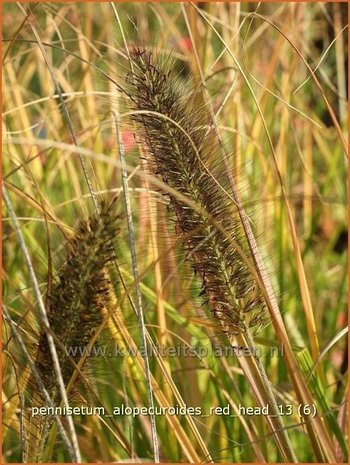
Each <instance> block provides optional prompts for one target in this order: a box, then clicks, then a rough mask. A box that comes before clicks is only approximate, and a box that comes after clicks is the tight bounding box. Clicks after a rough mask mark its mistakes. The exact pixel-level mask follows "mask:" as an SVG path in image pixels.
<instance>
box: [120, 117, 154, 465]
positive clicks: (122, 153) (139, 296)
mask: <svg viewBox="0 0 350 465" xmlns="http://www.w3.org/2000/svg"><path fill="white" fill-rule="evenodd" d="M114 118H115V127H116V132H117V140H118V152H119V157H120V163H121V172H122V185H123V190H124V200H125V208H126V215H127V222H128V231H129V246H130V252H131V260H132V269H133V275H134V282H135V291H136V296H137V307H136V308H137V316H138V319H139V322H140V332H141V339H142V347H141V353H142V354H143V360H144V364H145V373H146V382H147V391H148V403H149V407H150V408H151V409H152V410H154V400H153V388H152V383H151V372H150V367H149V360H148V347H147V339H146V326H145V321H144V311H143V304H142V294H141V289H140V282H139V273H138V267H137V258H136V250H135V231H134V225H133V218H132V211H131V203H130V197H129V188H128V176H127V172H126V169H125V151H124V145H123V142H122V139H121V135H120V127H119V122H118V116H117V115H116V114H114ZM150 419H151V428H152V443H153V454H154V461H155V462H156V463H159V447H158V438H157V424H156V417H155V415H154V414H151V415H150Z"/></svg>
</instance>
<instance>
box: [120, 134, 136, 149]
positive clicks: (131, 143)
mask: <svg viewBox="0 0 350 465" xmlns="http://www.w3.org/2000/svg"><path fill="white" fill-rule="evenodd" d="M122 141H123V145H124V149H125V152H128V151H129V150H131V149H133V148H134V147H135V145H136V142H135V137H134V133H133V132H132V131H124V132H123V133H122Z"/></svg>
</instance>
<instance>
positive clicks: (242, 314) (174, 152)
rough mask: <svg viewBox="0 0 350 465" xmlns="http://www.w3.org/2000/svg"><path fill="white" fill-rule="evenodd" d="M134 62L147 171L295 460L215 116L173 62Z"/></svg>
mask: <svg viewBox="0 0 350 465" xmlns="http://www.w3.org/2000/svg"><path fill="white" fill-rule="evenodd" d="M130 58H131V60H130V62H131V63H130V64H131V72H130V73H129V75H128V79H127V81H128V86H129V88H128V89H127V93H128V96H129V99H130V102H131V109H132V111H133V115H132V119H133V121H134V122H135V123H136V133H137V136H138V141H139V142H140V144H141V146H142V152H143V154H144V156H145V157H147V166H149V169H150V171H151V173H152V174H153V175H156V176H157V177H159V178H160V179H161V180H162V181H163V183H164V184H165V185H166V186H168V188H167V189H166V195H168V197H169V199H170V207H171V210H172V211H173V213H174V215H175V223H176V229H177V232H178V233H179V234H180V235H181V236H183V239H184V245H185V249H186V255H187V257H188V259H189V260H190V261H191V264H192V266H193V269H194V272H195V274H196V275H197V276H199V278H200V280H201V285H202V292H201V295H203V296H204V299H205V301H206V302H207V303H208V304H209V307H210V309H211V311H212V313H213V316H214V319H215V321H216V323H217V325H218V327H219V328H220V330H221V331H222V332H223V333H224V334H225V335H226V336H227V337H228V339H229V341H230V343H231V344H232V345H233V344H234V341H238V343H239V345H246V346H247V347H248V348H249V349H250V352H251V356H250V357H248V360H246V359H242V358H241V357H239V361H240V363H241V366H242V369H243V371H244V372H245V374H246V376H247V379H248V380H249V382H250V383H251V387H252V389H253V392H254V394H255V397H256V398H257V400H258V402H259V403H260V404H261V405H266V404H269V406H270V410H271V413H272V415H271V417H270V416H268V417H267V421H268V423H269V425H270V427H271V429H272V431H273V433H274V435H275V439H276V442H277V444H278V446H279V449H280V451H281V454H282V456H283V457H284V458H285V459H286V460H287V461H296V458H295V455H294V452H293V450H292V448H291V444H290V441H289V438H288V436H287V433H286V431H285V430H284V428H283V425H282V422H281V420H280V417H279V413H278V409H277V403H276V400H275V398H274V395H273V392H272V389H271V386H270V383H269V381H268V379H267V377H266V374H265V371H264V368H263V366H262V364H261V362H260V361H259V360H258V359H256V358H255V357H254V355H253V354H254V353H255V351H254V347H253V341H252V335H253V334H254V333H255V332H257V331H258V330H259V328H261V326H263V325H264V324H265V322H266V320H267V311H266V303H265V300H264V296H263V293H262V292H261V289H260V285H259V283H258V282H257V279H256V274H254V273H253V272H252V269H254V260H253V257H252V255H251V252H250V248H249V244H248V241H247V237H246V234H245V230H244V227H243V224H242V219H241V216H240V212H239V209H238V205H237V204H236V202H235V201H234V198H232V196H230V194H229V193H228V190H229V178H228V175H227V172H226V171H225V170H223V169H221V165H220V160H222V152H221V151H222V147H221V144H220V141H219V140H218V137H217V132H216V128H215V125H214V124H213V121H212V118H211V114H210V111H209V109H208V107H207V105H205V104H203V98H202V96H201V94H200V89H199V87H198V86H194V85H193V86H192V90H190V92H185V91H184V84H183V82H181V81H180V80H179V79H178V78H177V76H176V74H175V72H174V62H173V61H172V60H171V58H170V57H167V58H165V59H164V58H160V57H155V56H154V55H153V53H152V52H148V51H146V50H143V49H139V48H134V49H133V51H132V53H131V57H130ZM190 87H191V86H190ZM252 381H253V382H252Z"/></svg>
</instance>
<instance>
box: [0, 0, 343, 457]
mask: <svg viewBox="0 0 350 465" xmlns="http://www.w3.org/2000/svg"><path fill="white" fill-rule="evenodd" d="M346 21H347V4H346V3H333V4H331V3H328V4H327V3H309V4H307V3H302V4H294V3H289V2H285V3H280V4H278V3H277V4H270V5H269V4H263V3H262V4H257V3H230V4H227V3H200V4H180V3H147V4H146V3H115V4H114V7H113V5H112V4H110V3H100V4H98V3H79V4H78V3H67V4H60V3H47V4H31V6H30V10H29V9H28V8H27V6H26V5H25V4H22V5H19V4H9V3H8V4H5V5H4V16H3V38H4V42H3V155H4V156H3V182H4V185H5V187H6V189H7V192H8V194H9V197H10V200H11V202H12V205H13V208H14V211H15V214H16V216H17V219H18V221H19V224H20V229H21V232H22V234H23V236H24V239H25V244H26V246H27V248H28V251H29V254H30V258H31V261H32V264H33V268H34V271H35V276H36V278H37V280H38V282H39V284H40V291H41V292H42V295H43V296H44V297H45V295H46V291H47V286H48V279H49V277H50V276H53V278H54V279H55V276H57V272H58V270H59V269H60V267H61V265H62V263H63V262H64V260H65V257H66V252H65V248H66V243H65V241H64V237H63V232H65V234H66V235H68V236H69V235H72V234H73V232H74V230H75V229H76V228H77V226H78V223H79V220H81V219H83V218H86V216H87V215H88V214H91V213H93V211H94V209H93V202H92V200H91V195H90V192H89V188H88V184H87V182H86V174H87V177H88V180H89V181H90V182H91V185H92V187H93V190H94V191H95V192H96V196H97V197H98V198H102V195H105V196H106V195H107V196H108V198H110V199H111V198H112V197H113V194H114V195H115V194H118V195H120V196H122V195H123V188H122V182H121V170H120V163H119V155H118V143H117V136H116V131H115V122H114V119H113V116H112V112H113V111H114V112H117V113H119V114H120V131H121V135H122V141H123V145H124V148H125V155H126V162H127V168H128V175H129V177H128V184H129V190H128V192H129V195H130V199H131V209H132V214H133V223H134V227H135V247H136V256H137V265H138V271H139V275H140V286H141V291H142V300H143V308H144V313H145V323H146V327H147V329H148V332H149V334H150V336H151V338H152V340H153V342H154V344H156V345H158V346H164V347H173V346H175V347H176V346H177V345H178V344H182V345H187V346H188V347H191V348H193V349H194V350H196V351H197V352H198V353H199V354H200V353H203V348H207V349H208V348H210V347H212V345H214V346H215V347H216V346H217V345H218V344H221V342H222V340H221V336H220V335H219V334H218V332H217V330H215V325H214V322H213V319H212V317H211V315H210V313H207V312H205V309H204V308H203V307H202V300H201V299H200V298H199V296H198V295H199V292H200V284H199V282H198V280H197V278H196V277H195V276H193V272H192V269H191V266H190V264H189V263H188V262H187V261H186V260H185V256H184V254H183V247H182V244H181V243H179V241H178V240H177V239H178V237H177V234H176V232H175V230H174V226H173V224H172V222H171V221H170V222H169V220H168V213H167V198H166V197H164V196H163V195H161V193H160V192H159V188H156V186H155V185H154V183H152V181H151V180H150V179H148V178H147V177H146V176H145V175H144V170H143V167H142V166H141V162H140V147H139V146H138V144H137V142H136V140H135V137H134V131H135V129H134V127H133V125H132V124H131V122H130V119H129V117H128V116H126V115H125V113H126V112H127V104H126V102H125V98H124V97H121V96H120V95H119V94H118V92H117V87H116V82H118V83H121V85H123V83H124V82H125V79H126V78H127V73H128V69H129V64H128V60H127V57H126V51H125V41H126V43H127V44H128V46H129V47H130V48H131V46H132V44H136V45H140V44H141V45H143V46H145V47H147V48H156V49H157V53H161V54H163V53H165V55H167V54H169V53H172V55H173V56H174V57H176V60H177V61H176V71H177V73H178V75H179V79H181V80H183V83H184V84H183V85H184V86H186V85H187V84H186V83H187V82H188V79H189V78H191V79H194V80H197V81H201V80H202V81H203V82H205V83H206V86H207V89H208V93H209V95H210V101H211V104H212V106H213V109H214V112H215V113H216V115H217V119H218V128H219V131H220V134H221V137H222V139H223V141H224V143H225V147H226V149H227V151H228V152H229V153H230V154H232V157H230V163H232V170H233V172H234V173H235V177H236V180H237V182H238V185H239V186H240V195H241V198H242V202H243V204H244V207H245V209H246V212H247V213H248V214H249V216H250V218H251V221H252V227H253V229H254V232H255V234H256V237H257V241H258V244H259V247H260V252H261V254H262V256H263V260H264V265H265V267H266V270H267V271H268V274H269V276H270V277H271V280H272V283H273V287H274V290H275V293H276V295H277V297H278V301H279V307H280V310H281V314H282V317H283V321H284V324H285V327H286V330H287V334H288V337H289V341H290V343H291V345H292V348H293V352H294V355H295V359H296V360H297V363H298V365H299V367H300V370H301V372H302V373H303V376H304V378H305V380H307V381H308V383H307V386H308V389H309V390H310V393H311V395H312V397H313V399H314V402H315V405H316V406H317V409H318V413H319V415H320V416H321V417H322V418H323V423H324V425H325V434H327V437H328V439H329V441H330V442H331V443H332V444H333V445H334V454H335V457H336V460H337V461H345V460H346V457H345V453H346V451H345V449H344V443H345V442H346V427H345V425H346V398H345V395H346V382H347V380H346V376H347V348H346V332H345V330H344V328H346V326H347V320H346V293H347V287H346V277H347V276H346V237H347V229H346V228H347V227H346V172H347V157H346V154H345V151H344V147H345V146H346V143H345V142H344V141H346V140H347V133H346V128H347V117H348V115H347V95H346V89H347V85H346V82H347V71H346V70H347V49H346V44H347V23H346ZM55 81H56V82H55ZM57 84H58V86H59V88H58V87H57ZM60 97H61V98H60ZM62 97H63V99H62ZM79 154H80V156H81V157H82V159H83V160H84V163H85V167H86V170H87V172H86V173H84V171H83V169H82V164H81V161H80V159H79V156H78V155H79ZM276 165H277V167H278V169H279V173H280V180H281V181H282V185H283V189H284V191H285V193H286V195H285V196H284V195H283V189H282V186H281V183H280V182H279V179H278V175H277V171H276ZM287 203H288V205H289V208H290V213H291V215H290V217H288V206H287ZM118 208H119V212H120V213H121V215H122V217H121V220H120V222H119V233H118V248H117V257H118V262H119V264H120V270H121V273H122V275H123V277H124V279H125V281H126V283H127V291H128V293H129V295H130V296H131V297H132V298H133V299H135V295H134V288H133V267H132V263H131V257H130V242H129V235H128V225H127V221H126V217H125V212H124V214H123V211H124V203H123V202H122V201H119V202H118ZM293 235H294V236H293ZM3 238H4V246H3V265H4V273H3V278H4V285H3V302H4V308H5V309H6V310H7V311H8V313H9V315H10V316H11V319H12V320H13V321H14V322H16V324H17V329H18V331H19V332H20V333H21V334H22V336H23V337H24V338H25V340H26V341H27V344H28V348H29V350H30V352H31V353H32V354H34V352H35V348H36V345H37V340H38V339H37V335H38V331H39V327H40V323H39V321H40V320H39V314H38V309H37V308H38V306H37V298H36V296H35V293H33V282H32V280H31V277H30V272H29V269H28V266H27V264H26V262H25V259H24V255H23V251H22V250H21V248H20V247H19V243H18V239H17V236H16V231H15V228H14V224H13V221H11V219H10V217H9V212H8V210H7V208H6V207H5V208H4V212H3ZM293 238H294V239H296V241H294V242H293ZM299 252H300V253H299ZM300 259H301V260H300ZM114 290H115V292H116V294H117V295H118V301H119V304H118V306H117V307H116V315H117V317H116V318H115V319H114V321H112V322H109V323H108V324H107V326H106V328H105V333H104V335H103V344H102V346H103V347H104V346H106V345H107V346H108V347H110V346H113V347H114V344H118V346H119V347H123V346H124V347H126V348H133V347H134V345H136V346H138V347H140V344H141V340H140V335H139V333H140V332H139V324H138V320H137V318H136V316H135V313H134V312H133V310H132V308H131V306H130V303H129V302H128V300H127V299H126V298H125V294H123V292H124V291H123V290H120V289H114ZM120 293H121V294H120ZM28 328H30V329H28ZM313 328H315V331H313ZM3 333H4V334H3V341H4V359H3V378H4V383H3V405H4V407H3V420H4V424H3V437H4V444H5V446H4V450H3V454H4V461H6V462H20V461H22V460H23V456H22V448H23V438H24V437H25V435H24V434H23V430H22V428H21V425H22V426H23V421H22V422H21V419H22V418H23V415H25V414H26V412H27V411H28V407H29V406H30V403H31V395H30V393H31V389H30V386H29V383H28V378H29V374H30V368H29V367H28V364H27V362H26V361H25V359H24V358H23V355H21V351H20V350H19V349H18V344H17V343H16V341H15V340H14V338H13V337H11V334H12V333H11V328H10V327H9V320H8V319H6V318H5V319H4V326H3ZM278 336H279V334H278V332H277V333H276V328H274V327H273V326H272V325H271V324H267V325H266V327H264V328H262V330H261V331H260V332H259V334H258V335H257V336H256V337H255V343H256V345H257V346H258V347H259V348H261V351H262V356H261V361H262V362H263V364H264V366H265V368H266V371H267V374H268V377H269V380H270V381H271V383H272V385H273V390H274V393H275V395H276V397H277V399H278V401H279V403H281V404H290V405H292V406H293V415H291V416H286V417H284V418H283V421H284V424H285V427H286V428H288V434H289V437H290V439H291V443H292V445H293V447H294V449H295V452H296V455H297V458H298V460H299V461H301V462H313V461H317V460H319V459H320V457H319V456H317V449H318V446H317V445H316V444H315V439H313V438H310V436H309V433H308V430H307V429H306V428H305V426H304V425H302V424H301V418H300V416H299V415H298V412H297V407H298V405H299V402H298V399H297V396H296V393H295V390H294V388H293V385H292V383H291V373H290V371H289V368H288V367H287V365H286V363H285V360H284V357H283V347H281V346H280V342H279V341H280V339H279V337H278ZM344 336H345V337H344ZM271 347H278V348H279V349H280V356H271V355H269V354H270V353H271V351H270V349H271ZM320 354H321V355H320ZM315 362H317V363H318V365H317V369H316V373H317V377H316V376H315V375H310V373H311V370H312V367H313V364H314V363H315ZM91 363H92V368H91V371H88V372H87V373H85V374H84V378H85V381H86V382H87V383H89V384H90V386H92V390H93V392H94V393H95V394H96V395H97V396H98V399H99V402H100V405H103V406H104V407H105V408H106V411H108V412H110V411H111V409H112V408H113V406H118V405H121V404H125V405H130V406H142V405H148V400H147V399H148V398H147V387H146V381H145V371H144V368H143V364H142V362H141V359H139V358H137V357H135V356H130V357H95V358H94V359H93V360H92V362H91ZM149 363H150V371H151V373H152V376H153V382H152V384H153V391H154V397H155V403H156V405H161V406H167V405H177V404H178V405H181V402H184V403H186V404H187V405H192V406H201V407H202V409H203V412H204V413H206V412H209V409H210V407H215V406H226V405H227V404H229V405H230V406H231V408H232V409H233V411H234V408H235V406H237V405H239V404H241V405H244V406H254V405H256V403H255V400H254V397H253V396H252V390H251V381H249V380H248V379H247V377H246V376H244V374H243V371H242V369H241V367H240V365H239V363H238V360H237V357H235V356H227V357H215V356H213V355H212V354H210V353H209V354H206V355H205V356H203V357H200V356H199V357H184V356H178V357H167V356H163V357H162V356H157V357H155V356H150V357H149ZM312 373H314V371H312ZM87 403H88V404H89V405H95V404H96V399H94V398H93V397H90V398H89V397H88V398H87ZM74 422H75V426H76V430H77V435H78V440H79V446H80V450H81V453H82V458H83V460H84V461H88V462H94V461H103V462H107V461H109V462H110V461H120V460H125V461H130V459H132V458H136V457H139V458H144V459H148V460H150V461H152V460H153V452H152V440H151V427H150V421H149V418H148V417H138V418H135V419H132V418H130V417H127V416H123V417H114V418H112V419H111V418H108V417H102V418H98V417H94V416H91V417H81V418H80V417H76V418H74ZM156 422H157V431H158V440H159V452H160V458H161V460H162V461H169V462H178V461H190V462H195V461H204V462H205V461H210V459H213V460H214V461H216V462H220V461H225V462H253V461H256V460H259V461H262V460H266V461H271V462H279V461H281V455H280V452H279V451H278V449H277V447H276V443H275V441H274V438H273V435H271V433H270V431H269V429H268V426H267V424H266V422H265V421H264V418H263V417H261V416H260V417H259V416H251V417H244V416H239V417H235V418H233V417H230V416H225V415H221V416H220V415H211V416H209V415H208V416H203V417H192V419H191V418H189V416H184V417H178V418H175V419H174V418H173V419H171V418H170V417H169V416H158V417H157V418H156ZM65 426H66V425H65ZM21 438H22V440H21ZM50 441H51V443H52V449H53V451H52V456H51V457H49V458H53V460H55V461H57V462H62V461H66V462H67V461H69V460H70V458H69V455H68V453H67V450H66V448H65V447H64V446H63V444H62V442H61V439H60V436H59V435H52V436H51V438H50ZM310 441H311V442H310ZM310 444H311V445H310ZM342 445H343V448H342ZM323 459H324V460H325V461H329V457H328V458H327V457H323Z"/></svg>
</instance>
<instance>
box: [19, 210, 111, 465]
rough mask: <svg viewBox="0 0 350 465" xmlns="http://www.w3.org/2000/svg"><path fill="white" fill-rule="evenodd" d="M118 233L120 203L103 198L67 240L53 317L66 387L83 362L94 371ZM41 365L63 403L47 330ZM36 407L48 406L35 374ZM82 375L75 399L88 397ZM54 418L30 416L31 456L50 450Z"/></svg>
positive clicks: (52, 297)
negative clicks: (89, 355) (90, 353)
mask: <svg viewBox="0 0 350 465" xmlns="http://www.w3.org/2000/svg"><path fill="white" fill-rule="evenodd" d="M116 233H117V216H116V215H115V213H114V202H112V203H111V204H109V205H108V204H107V203H103V204H102V207H101V211H100V213H99V214H94V215H92V216H91V217H90V218H88V220H85V221H82V222H81V223H80V225H79V226H78V228H77V231H76V232H75V235H74V237H73V238H71V239H70V240H69V241H67V243H66V248H67V258H66V262H65V263H64V265H63V266H62V268H61V269H60V270H59V272H58V276H57V279H56V280H55V281H56V282H54V284H53V285H52V289H51V291H50V292H49V295H48V309H47V314H48V320H49V323H50V330H51V331H52V333H53V335H54V338H55V341H56V346H57V351H58V357H59V362H60V367H61V372H62V376H63V380H64V384H65V386H66V387H67V386H69V384H70V382H71V381H72V377H73V375H74V373H75V370H76V366H77V365H78V364H79V369H80V372H82V373H83V374H85V375H88V372H89V370H88V363H87V362H86V360H85V359H84V357H85V358H86V353H85V349H87V348H90V349H91V343H94V337H95V335H96V332H97V330H98V328H99V327H100V325H101V324H102V322H103V320H104V319H105V318H106V316H107V310H106V308H107V307H108V304H109V301H110V286H111V282H110V278H109V274H108V267H109V264H110V263H111V261H112V260H113V257H114V255H113V253H114V252H113V241H112V238H113V237H114V236H115V235H116ZM35 364H36V367H37V369H38V372H39V374H40V377H41V380H42V382H43V384H44V386H45V388H46V391H47V392H48V393H49V395H50V398H51V400H52V403H53V404H54V405H55V406H59V405H60V404H61V402H62V399H61V395H60V390H59V386H58V382H57V378H56V375H55V371H54V368H53V362H52V359H51V355H50V351H49V347H48V341H47V336H46V331H45V330H44V329H43V330H41V332H40V335H39V343H38V346H37V353H36V360H35ZM30 384H31V385H32V386H33V393H32V399H33V400H32V406H40V405H44V404H45V402H44V399H43V397H42V394H41V392H40V390H39V389H38V386H36V383H35V380H34V378H33V380H32V382H31V383H30ZM81 387H82V383H81V377H79V376H78V377H77V380H76V381H75V382H74V383H73V384H72V387H71V389H70V395H69V398H70V399H71V400H72V401H73V402H74V400H76V399H79V401H80V403H81V402H83V399H82V398H81V397H80V395H79V391H80V388H81ZM53 423H54V420H53V419H52V418H51V417H40V416H38V417H36V418H35V419H30V420H29V426H28V432H29V434H28V435H27V436H28V440H27V446H28V450H27V451H26V453H27V459H28V461H39V462H40V461H42V460H43V458H44V455H45V448H46V446H47V442H48V437H49V434H50V430H51V428H52V426H53Z"/></svg>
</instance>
